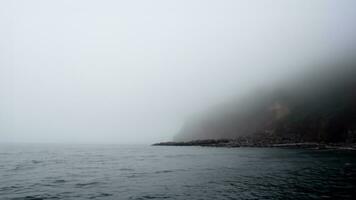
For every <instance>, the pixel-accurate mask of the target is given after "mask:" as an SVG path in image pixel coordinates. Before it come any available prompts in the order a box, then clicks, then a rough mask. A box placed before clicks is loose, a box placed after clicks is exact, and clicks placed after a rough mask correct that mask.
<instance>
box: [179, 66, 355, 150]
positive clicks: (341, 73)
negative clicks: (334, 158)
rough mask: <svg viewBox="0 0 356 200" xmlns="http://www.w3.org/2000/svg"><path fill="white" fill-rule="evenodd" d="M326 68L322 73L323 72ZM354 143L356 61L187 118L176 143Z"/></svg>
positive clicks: (318, 71) (323, 70)
mask: <svg viewBox="0 0 356 200" xmlns="http://www.w3.org/2000/svg"><path fill="white" fill-rule="evenodd" d="M321 69H322V70H321ZM246 136H248V137H254V136H256V137H257V136H258V137H264V138H273V141H271V143H296V142H318V143H320V142H325V143H337V142H349V143H355V142H356V62H354V61H351V62H343V63H334V64H333V65H331V66H330V67H323V68H320V69H319V70H310V71H309V72H308V73H306V74H304V75H302V76H300V77H299V78H298V77H297V78H294V79H293V80H291V81H289V82H288V83H283V84H280V85H278V86H276V87H275V88H272V89H268V90H265V91H261V92H259V93H257V94H251V95H249V96H247V97H245V98H243V99H238V100H234V101H230V102H228V103H226V104H223V105H220V106H218V107H215V108H212V109H210V110H208V111H207V112H205V113H200V114H199V115H198V117H195V118H194V119H189V120H187V122H186V123H185V125H184V126H183V127H182V129H181V131H180V132H179V133H178V134H177V135H176V137H175V138H174V141H191V140H206V139H236V138H240V137H246Z"/></svg>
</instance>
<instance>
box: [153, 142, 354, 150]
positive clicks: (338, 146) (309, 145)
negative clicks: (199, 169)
mask: <svg viewBox="0 0 356 200" xmlns="http://www.w3.org/2000/svg"><path fill="white" fill-rule="evenodd" d="M152 146H200V147H227V148H238V147H257V148H297V149H334V150H352V151H354V150H356V144H355V143H319V142H288V143H272V142H271V143H268V142H251V141H243V142H241V141H240V140H234V139H209V140H192V141H185V142H159V143H155V144H152Z"/></svg>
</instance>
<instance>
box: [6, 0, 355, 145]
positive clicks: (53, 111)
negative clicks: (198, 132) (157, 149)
mask: <svg viewBox="0 0 356 200" xmlns="http://www.w3.org/2000/svg"><path fill="white" fill-rule="evenodd" d="M0 27H1V29H0V30H1V31H0V142H80V143H151V142H157V141H162V140H170V139H171V138H172V136H173V135H174V134H176V133H177V131H178V130H179V128H180V127H181V125H182V124H183V123H184V120H185V119H186V118H187V117H188V116H190V115H192V114H194V113H196V112H199V111H200V110H202V109H206V108H208V107H209V106H211V105H215V104H217V103H220V102H223V101H225V100H227V99H229V98H231V97H233V96H239V95H242V94H244V93H246V92H247V91H250V90H253V89H255V88H258V87H261V86H265V85H266V84H267V85H268V84H271V83H273V82H274V81H278V80H281V79H288V78H290V77H291V76H293V75H294V74H296V73H298V72H300V71H302V70H305V69H306V67H310V66H312V65H313V64H314V63H317V62H319V61H321V60H323V59H325V58H330V57H333V56H337V55H340V54H344V53H345V52H349V51H350V50H351V49H354V47H355V40H354V39H355V37H354V36H355V35H356V1H354V0H347V1H346V0H333V1H328V0H312V1H311V0H290V1H286V0H271V1H265V0H260V1H258V0H245V1H238V0H214V1H213V0H175V1H173V0H152V1H147V0H131V1H117V0H115V1H114V0H112V1H107V0H100V1H99V0H96V1H89V0H75V1H73V0H43V1H36V0H32V1H27V0H23V1H18V0H3V1H1V2H0Z"/></svg>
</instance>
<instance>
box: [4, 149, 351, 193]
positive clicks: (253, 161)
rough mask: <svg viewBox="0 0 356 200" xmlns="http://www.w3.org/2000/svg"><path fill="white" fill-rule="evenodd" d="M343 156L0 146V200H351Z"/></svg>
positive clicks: (347, 155) (262, 151) (333, 153)
mask: <svg viewBox="0 0 356 200" xmlns="http://www.w3.org/2000/svg"><path fill="white" fill-rule="evenodd" d="M355 194H356V156H355V153H352V152H345V151H313V150H300V149H299V150H292V149H268V148H235V149H229V148H203V147H151V146H119V145H43V144H42V145H34V144H32V145H3V144H2V145H1V146H0V199H1V200H3V199H4V200H6V199H26V200H27V199H193V200H194V199H204V200H205V199H215V200H216V199H283V200H284V199H353V197H354V196H353V195H355Z"/></svg>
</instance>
